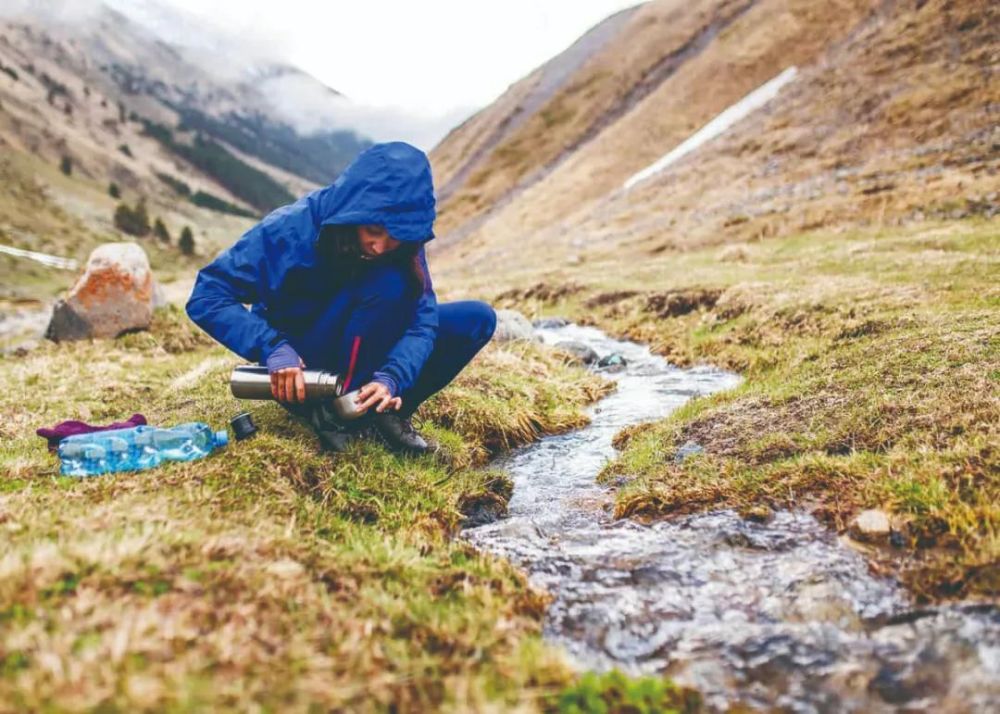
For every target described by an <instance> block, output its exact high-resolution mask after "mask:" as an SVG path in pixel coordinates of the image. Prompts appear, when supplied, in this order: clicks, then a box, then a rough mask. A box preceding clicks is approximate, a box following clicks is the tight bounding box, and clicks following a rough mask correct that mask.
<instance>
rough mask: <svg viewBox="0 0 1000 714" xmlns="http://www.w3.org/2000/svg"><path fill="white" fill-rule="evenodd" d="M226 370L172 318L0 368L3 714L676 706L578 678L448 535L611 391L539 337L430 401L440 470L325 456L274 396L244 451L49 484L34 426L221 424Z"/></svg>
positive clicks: (358, 452)
mask: <svg viewBox="0 0 1000 714" xmlns="http://www.w3.org/2000/svg"><path fill="white" fill-rule="evenodd" d="M236 361H237V358H235V357H234V356H232V355H230V354H228V353H227V352H226V351H225V350H223V349H222V348H221V347H218V346H215V345H213V344H212V343H211V341H210V340H208V339H207V338H206V337H205V336H204V335H202V334H200V333H199V332H198V331H197V330H196V328H194V327H193V326H191V325H190V323H188V322H187V320H186V318H185V317H184V316H183V315H182V313H181V312H180V311H179V310H177V309H176V308H171V309H168V310H166V311H161V312H160V313H158V315H157V317H156V320H155V323H154V325H153V328H152V329H151V330H150V331H149V332H142V333H135V334H131V335H127V336H124V337H122V338H119V339H118V340H114V341H94V342H82V343H75V344H60V345H54V344H46V345H43V346H41V347H40V348H38V349H37V350H35V351H33V352H31V353H29V354H27V355H22V356H8V357H6V358H4V359H2V361H0V430H2V433H0V437H2V446H0V542H2V544H3V546H2V548H0V710H4V711H11V710H16V711H76V710H94V711H138V710H157V711H191V710H201V711H207V710H212V711H217V710H238V711H307V710H308V711H320V710H322V711H347V710H350V711H358V710H361V711H364V710H389V711H428V710H437V709H445V710H462V711H469V710H473V711H481V710H498V709H500V710H508V709H523V710H527V711H533V710H538V709H560V708H561V709H565V710H567V711H578V710H579V706H580V702H581V701H585V700H586V701H591V700H592V701H595V702H596V701H598V700H601V701H604V700H607V701H608V702H612V703H613V702H616V701H617V702H621V701H635V702H639V703H640V704H642V705H643V706H646V705H649V706H652V707H653V709H657V708H659V707H661V706H663V705H665V704H667V703H678V704H683V703H684V702H685V699H684V696H687V695H684V696H681V694H680V693H678V692H675V691H674V690H673V689H672V688H671V687H670V686H669V685H667V684H665V683H662V682H660V683H655V682H654V683H645V684H644V683H642V682H639V683H638V684H636V683H632V682H628V681H625V682H624V684H623V682H622V681H620V680H619V679H614V678H612V679H607V680H601V679H598V680H594V679H593V678H592V679H587V680H581V681H579V682H576V681H575V675H573V674H572V673H571V671H570V670H569V668H568V667H567V665H566V664H565V663H564V662H563V660H562V659H561V657H560V656H559V655H558V653H557V652H555V651H553V650H550V649H549V648H547V647H546V646H544V645H543V644H542V642H541V639H540V623H541V616H542V614H543V612H544V607H545V597H544V595H543V594H540V593H538V592H536V591H534V590H532V589H530V588H529V587H528V586H527V584H526V582H525V580H524V578H523V577H522V576H521V575H520V574H519V573H517V572H516V571H515V570H514V569H513V568H512V567H511V566H509V565H508V564H506V563H505V562H503V561H500V560H497V559H494V558H491V557H488V556H485V555H481V554H478V553H476V552H475V551H473V550H472V549H471V548H470V547H469V546H467V545H466V544H464V543H463V542H462V541H461V540H460V539H456V538H455V537H454V536H455V535H456V532H457V530H458V528H459V527H460V525H461V523H462V520H463V518H464V513H463V511H465V512H468V511H470V509H473V508H478V507H481V506H483V505H484V504H485V505H486V506H487V507H490V508H494V509H495V508H497V507H499V508H502V507H503V506H504V504H505V502H506V499H507V498H508V497H509V495H510V483H509V481H508V480H507V479H506V477H505V476H504V475H503V474H502V473H498V472H495V471H491V470H489V469H483V468H481V467H482V465H483V463H484V462H485V461H486V459H487V458H488V457H489V456H490V455H491V454H493V453H495V452H496V451H498V450H502V449H504V448H509V447H512V446H514V445H517V444H521V443H524V442H527V441H530V440H532V439H534V438H536V437H537V436H538V435H539V434H542V433H546V432H557V431H561V430H566V429H569V428H573V427H575V426H579V425H581V424H582V423H584V421H585V416H584V414H583V411H582V407H583V406H584V405H585V404H586V403H588V402H590V401H592V400H594V399H595V398H597V397H598V396H599V395H600V394H601V393H602V392H603V391H604V390H605V389H607V385H606V384H604V383H602V382H601V381H599V380H598V379H597V378H595V377H594V376H593V375H590V374H588V373H587V372H584V371H583V370H580V369H577V368H574V367H571V366H568V365H567V364H565V363H564V362H562V361H561V360H560V359H559V358H558V357H556V356H555V355H554V354H553V353H550V352H546V351H543V350H542V349H540V348H538V347H536V346H533V345H529V344H509V343H508V344H507V345H503V346H491V347H489V348H488V349H487V350H486V351H485V352H484V353H483V354H482V355H480V357H478V358H477V360H476V361H475V362H474V363H473V365H472V366H471V367H470V368H469V369H468V370H467V371H466V373H464V374H463V375H462V376H461V378H460V379H459V381H458V382H457V384H455V385H453V387H452V388H451V389H449V390H448V391H446V392H444V393H442V394H441V395H439V397H438V398H437V399H436V400H434V401H433V402H431V403H429V404H428V405H427V408H426V410H425V411H426V418H427V426H426V429H427V430H428V431H430V432H431V433H432V434H433V435H434V436H435V437H436V438H437V439H439V440H440V442H441V443H442V444H443V449H442V452H441V453H440V454H438V455H437V456H428V457H421V458H403V457H397V456H394V455H391V454H389V453H387V452H386V451H385V450H384V449H383V448H382V447H380V446H377V445H374V444H372V443H365V442H359V443H357V444H356V445H355V446H354V447H353V449H352V451H350V452H349V453H347V454H343V455H338V456H330V455H327V454H323V453H321V452H320V451H319V448H318V444H317V442H316V440H315V438H314V437H313V436H312V435H311V433H310V432H309V431H308V430H307V429H306V428H305V427H303V426H301V425H300V424H299V423H297V422H296V421H294V420H291V419H289V418H288V417H287V416H286V414H285V412H284V411H283V410H282V409H281V408H280V407H278V406H277V405H276V404H273V403H267V404H262V403H256V404H254V405H253V409H252V411H253V414H254V417H255V420H256V422H257V424H258V425H259V427H260V433H259V434H258V435H257V436H256V437H254V438H253V439H251V440H248V441H244V442H234V443H231V444H230V445H229V446H228V447H227V448H226V449H225V450H224V451H221V452H218V453H216V454H213V455H212V456H210V457H209V458H207V459H204V460H201V461H196V462H192V463H186V464H170V465H167V466H163V467H160V468H157V469H154V470H150V471H145V472H140V473H128V474H117V475H104V476H99V477H94V478H89V479H76V478H66V477H60V476H59V475H58V470H57V461H56V458H55V457H54V456H52V455H50V454H48V453H47V452H46V450H45V448H44V441H43V440H42V439H40V438H39V437H37V436H36V435H35V434H34V430H35V429H36V428H37V427H39V426H45V425H51V424H54V423H56V422H58V421H61V420H63V419H66V418H80V419H84V420H87V421H92V422H95V423H103V422H108V421H113V420H120V419H123V418H125V417H127V416H129V415H130V414H131V413H133V412H142V413H143V414H145V415H146V417H147V418H148V420H149V422H150V423H152V424H158V425H170V424H176V423H180V422H184V421H190V420H199V421H206V422H208V423H210V424H211V425H213V426H214V427H215V428H221V427H223V426H224V425H226V423H227V422H228V420H229V418H231V417H232V416H233V415H235V414H236V413H237V412H238V411H239V410H240V408H241V405H240V404H238V403H237V402H236V401H235V400H234V399H233V398H232V397H231V396H230V395H229V392H228V384H227V377H228V372H229V370H230V368H231V367H232V366H233V365H234V364H235V363H236ZM244 406H245V405H244ZM622 697H624V699H623V698H622ZM651 703H652V704H651ZM688 705H689V706H690V702H688ZM574 707H576V708H575V709H574ZM653 709H650V710H653Z"/></svg>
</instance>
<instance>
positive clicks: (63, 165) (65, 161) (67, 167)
mask: <svg viewBox="0 0 1000 714" xmlns="http://www.w3.org/2000/svg"><path fill="white" fill-rule="evenodd" d="M59 170H60V171H62V172H63V173H64V174H66V175H67V176H69V175H71V174H72V173H73V159H71V158H70V157H68V156H63V157H62V160H61V161H60V162H59Z"/></svg>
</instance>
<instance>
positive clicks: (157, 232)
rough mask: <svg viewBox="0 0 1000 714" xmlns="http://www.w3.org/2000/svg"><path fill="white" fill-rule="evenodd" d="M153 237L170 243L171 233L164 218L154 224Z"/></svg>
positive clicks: (158, 219)
mask: <svg viewBox="0 0 1000 714" xmlns="http://www.w3.org/2000/svg"><path fill="white" fill-rule="evenodd" d="M153 235H154V236H156V237H157V238H159V239H160V240H161V241H163V242H164V243H169V242H170V231H168V230H167V226H166V224H165V223H164V222H163V219H162V218H157V219H156V221H155V222H154V223H153Z"/></svg>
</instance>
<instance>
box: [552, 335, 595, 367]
mask: <svg viewBox="0 0 1000 714" xmlns="http://www.w3.org/2000/svg"><path fill="white" fill-rule="evenodd" d="M555 347H556V349H557V350H561V351H562V352H565V353H566V354H568V355H571V356H572V357H573V358H574V360H576V361H578V362H581V363H583V364H594V362H596V361H597V360H598V355H597V352H595V351H594V348H593V347H591V346H590V345H587V344H584V343H583V342H578V341H576V340H563V341H562V342H557V343H556V345H555Z"/></svg>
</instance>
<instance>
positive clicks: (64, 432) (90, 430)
mask: <svg viewBox="0 0 1000 714" xmlns="http://www.w3.org/2000/svg"><path fill="white" fill-rule="evenodd" d="M145 424H146V417H144V416H143V415H142V414H133V415H132V416H130V417H129V418H128V419H126V420H125V421H116V422H115V423H114V424H106V425H104V426H94V425H93V424H87V423H86V422H82V421H61V422H59V423H58V424H56V425H55V426H54V427H52V428H51V429H46V428H44V427H43V428H41V429H38V430H36V431H35V433H36V434H38V435H39V436H40V437H42V438H43V439H48V441H49V451H55V450H56V449H58V448H59V442H60V441H62V440H63V439H65V438H66V437H67V436H76V435H77V434H94V433H96V432H98V431H111V430H113V429H131V428H132V427H134V426H145Z"/></svg>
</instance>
